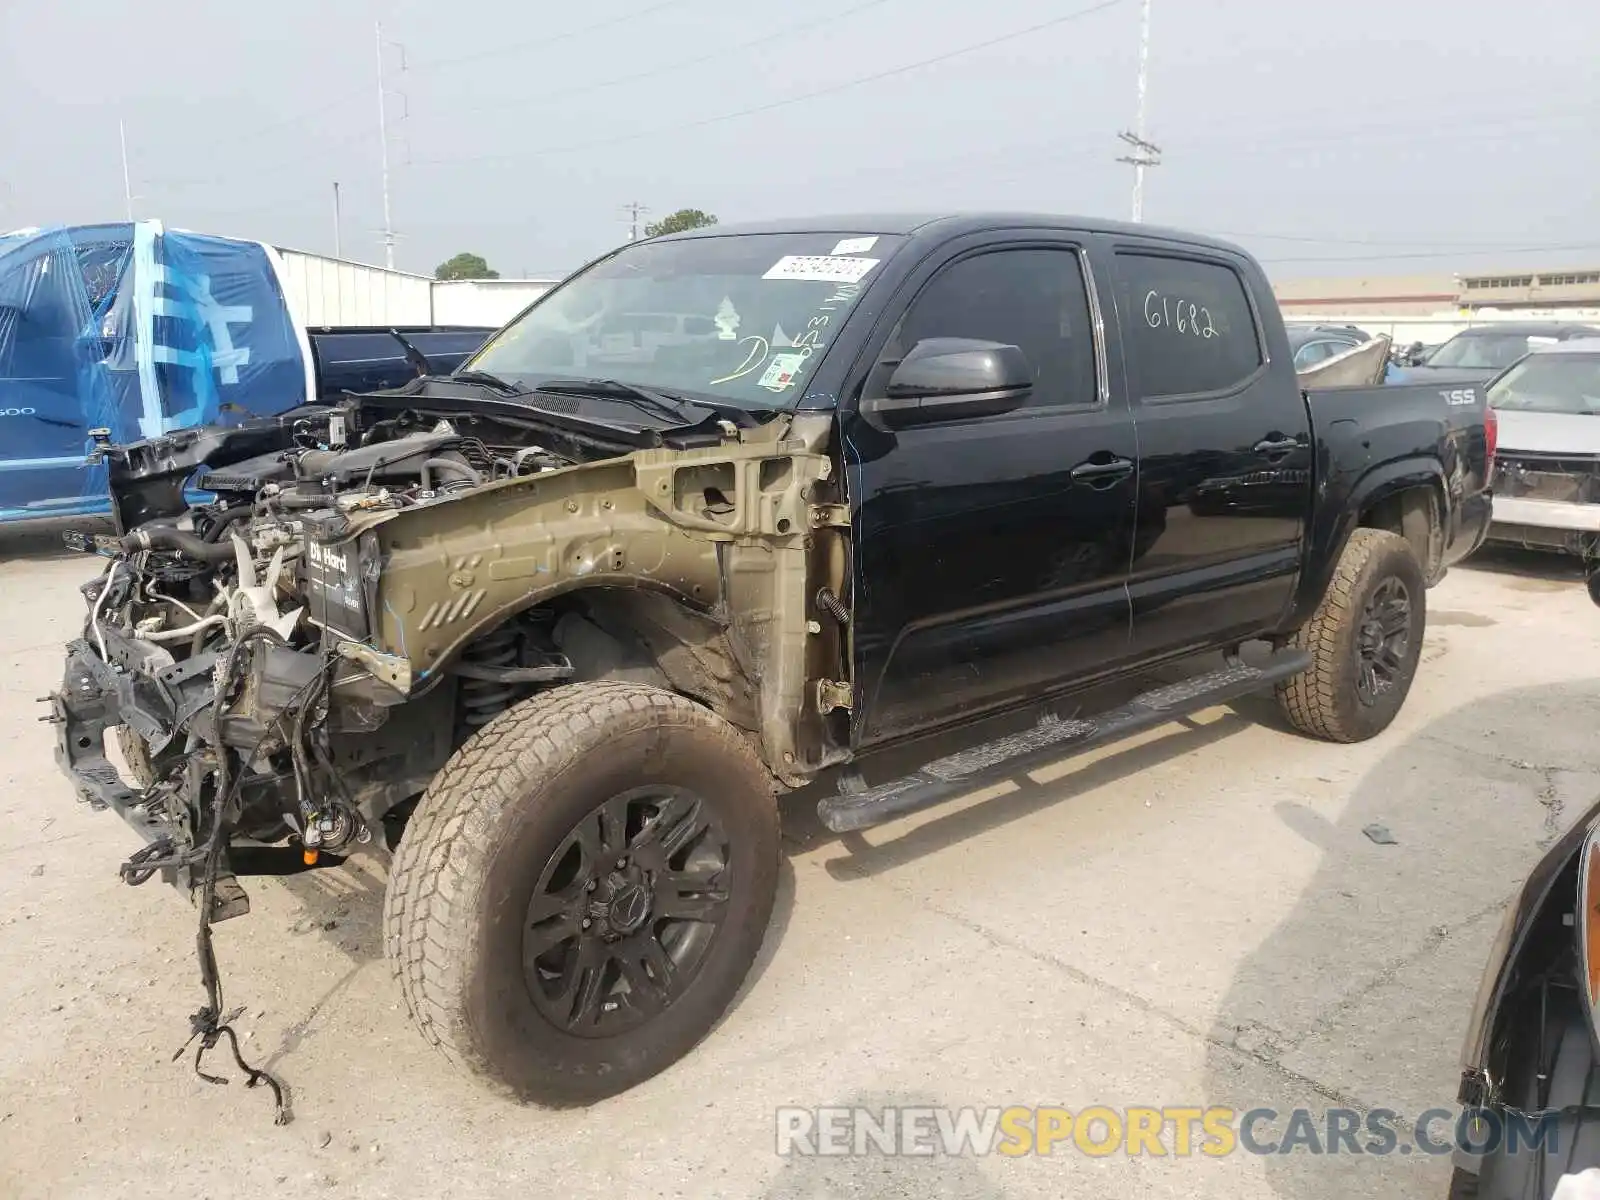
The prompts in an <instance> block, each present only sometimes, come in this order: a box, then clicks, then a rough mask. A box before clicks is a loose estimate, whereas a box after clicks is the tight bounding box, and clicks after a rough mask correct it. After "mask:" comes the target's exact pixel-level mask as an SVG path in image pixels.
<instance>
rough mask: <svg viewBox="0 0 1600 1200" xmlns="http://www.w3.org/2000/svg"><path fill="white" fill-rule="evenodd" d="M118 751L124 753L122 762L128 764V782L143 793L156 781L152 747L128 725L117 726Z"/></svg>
mask: <svg viewBox="0 0 1600 1200" xmlns="http://www.w3.org/2000/svg"><path fill="white" fill-rule="evenodd" d="M117 749H118V750H120V751H122V761H123V762H124V763H125V764H127V768H128V782H129V783H131V784H133V786H134V787H136V788H139V789H140V790H141V791H142V790H143V789H145V788H147V787H149V786H150V785H151V784H152V783H154V782H155V779H156V769H155V766H154V764H153V763H152V762H151V761H150V746H149V743H147V742H146V741H145V740H144V739H143V738H142V737H140V736H139V735H138V734H137V733H135V732H134V731H133V730H131V729H129V728H128V727H127V726H126V725H118V726H117Z"/></svg>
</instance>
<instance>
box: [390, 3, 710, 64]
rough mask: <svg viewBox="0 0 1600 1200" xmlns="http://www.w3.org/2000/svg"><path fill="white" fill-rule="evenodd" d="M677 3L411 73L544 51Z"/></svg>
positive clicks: (439, 60)
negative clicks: (530, 51) (532, 51)
mask: <svg viewBox="0 0 1600 1200" xmlns="http://www.w3.org/2000/svg"><path fill="white" fill-rule="evenodd" d="M678 2H679V0H660V2H659V3H656V4H650V5H647V6H645V7H644V8H639V9H634V10H633V11H632V12H627V13H623V14H621V15H619V16H615V17H608V18H607V19H606V20H604V21H599V22H597V23H595V24H593V25H585V26H584V27H583V28H582V29H571V30H568V31H567V32H566V33H558V34H554V35H552V36H550V37H539V38H533V39H531V40H529V41H526V42H515V43H513V44H512V45H509V46H496V47H494V48H493V49H492V50H480V51H477V52H476V53H473V54H462V55H458V56H457V57H455V58H436V59H433V60H432V61H424V62H421V63H418V64H417V65H416V66H414V67H412V68H411V69H412V70H413V71H442V70H444V69H445V68H446V67H458V66H460V65H461V64H463V63H474V62H482V61H483V60H484V59H486V58H499V57H501V56H503V55H507V54H520V53H521V52H523V51H524V50H544V49H545V48H547V47H549V46H553V45H556V44H557V43H559V42H569V41H571V40H572V39H573V38H577V37H583V36H584V35H585V34H590V33H599V32H600V31H601V30H604V29H612V28H615V27H616V26H618V25H624V24H627V23H628V22H630V21H637V20H639V19H640V18H641V17H648V16H649V15H650V14H651V13H657V12H660V11H661V10H662V9H664V8H671V7H672V6H673V5H674V4H676V3H678Z"/></svg>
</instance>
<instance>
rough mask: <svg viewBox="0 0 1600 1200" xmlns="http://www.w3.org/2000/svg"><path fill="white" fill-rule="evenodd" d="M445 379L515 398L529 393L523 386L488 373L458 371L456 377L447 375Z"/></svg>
mask: <svg viewBox="0 0 1600 1200" xmlns="http://www.w3.org/2000/svg"><path fill="white" fill-rule="evenodd" d="M444 378H446V379H450V380H454V381H455V382H456V383H477V384H481V385H483V386H484V387H487V388H494V390H495V391H497V392H506V393H508V394H510V395H513V396H517V395H521V394H522V393H524V392H526V391H528V389H527V388H526V387H524V386H523V385H522V384H520V383H507V382H506V381H505V380H504V379H501V378H500V376H498V375H491V374H490V373H489V372H488V371H457V372H456V373H455V374H454V375H446V376H444Z"/></svg>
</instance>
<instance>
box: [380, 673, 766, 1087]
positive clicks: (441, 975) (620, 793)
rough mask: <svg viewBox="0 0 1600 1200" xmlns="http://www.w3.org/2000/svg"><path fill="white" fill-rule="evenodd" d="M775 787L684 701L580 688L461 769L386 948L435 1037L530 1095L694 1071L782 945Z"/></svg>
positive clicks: (489, 1075) (492, 726)
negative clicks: (699, 1047) (690, 1060)
mask: <svg viewBox="0 0 1600 1200" xmlns="http://www.w3.org/2000/svg"><path fill="white" fill-rule="evenodd" d="M778 860H779V845H778V812H777V805H776V802H775V798H774V787H773V783H772V778H771V776H770V775H769V774H768V772H767V771H766V769H765V767H764V766H763V765H762V764H761V762H760V760H759V759H758V758H757V757H756V755H755V753H754V752H753V751H752V750H751V748H750V746H749V743H748V742H747V741H746V739H745V738H744V736H743V735H741V734H740V733H739V732H737V731H736V730H735V729H734V728H733V727H732V726H730V725H729V724H727V722H725V721H723V720H722V719H721V718H719V717H717V716H715V715H714V714H712V713H711V712H709V711H707V710H706V709H704V708H702V707H700V706H699V705H697V704H693V703H691V702H690V701H688V700H685V699H683V698H682V697H680V696H677V695H674V694H673V693H671V692H667V691H663V690H661V689H659V688H655V687H650V686H646V685H643V684H632V683H618V682H597V683H582V684H574V685H571V686H568V687H563V688H558V689H555V690H553V691H551V692H547V693H545V694H543V695H540V696H536V697H534V698H533V699H531V700H528V701H526V702H525V703H522V704H519V705H517V706H515V707H514V708H511V709H509V710H508V711H506V712H504V713H502V714H501V715H500V716H499V717H497V718H496V719H495V720H493V721H492V722H490V723H489V724H488V725H486V726H484V727H483V729H481V730H480V731H478V733H476V734H475V735H474V736H473V737H472V739H471V740H470V741H468V742H467V744H466V745H464V746H463V747H462V748H461V749H460V750H458V751H457V752H456V753H455V754H454V755H453V756H452V757H451V759H450V761H449V762H448V763H446V764H445V767H444V769H443V770H442V771H441V772H440V773H439V775H438V777H437V778H436V779H435V780H434V783H433V786H432V788H430V789H429V791H428V793H427V795H426V796H424V797H423V799H422V801H421V803H420V804H419V805H418V806H417V810H416V812H415V814H413V816H412V818H411V821H410V823H409V824H408V825H407V827H406V831H405V835H404V837H403V838H402V839H401V842H400V846H399V849H398V851H397V852H396V854H395V858H394V865H393V868H392V872H391V875H390V880H389V889H388V895H387V898H386V900H385V904H384V945H385V950H386V952H387V954H388V956H389V958H390V960H391V962H392V964H393V967H394V970H395V973H396V975H397V976H398V978H399V981H400V989H401V992H402V993H403V995H404V997H405V1001H406V1006H407V1008H408V1009H409V1010H410V1012H411V1016H412V1018H413V1019H414V1020H415V1021H416V1023H417V1025H418V1026H419V1028H420V1029H421V1030H422V1033H423V1035H424V1036H425V1037H426V1038H427V1039H428V1040H429V1041H430V1042H432V1043H433V1044H434V1045H436V1046H437V1047H439V1049H440V1050H441V1051H443V1052H444V1054H445V1055H446V1057H448V1058H450V1059H451V1060H452V1061H454V1062H455V1063H456V1064H457V1065H458V1066H460V1067H462V1068H464V1069H465V1070H467V1071H468V1072H470V1073H472V1074H474V1075H478V1076H480V1077H483V1078H484V1079H486V1080H487V1081H489V1082H491V1083H492V1084H494V1085H497V1086H498V1087H499V1088H500V1089H502V1090H505V1091H507V1092H509V1093H511V1094H513V1095H515V1096H517V1097H518V1098H520V1099H524V1100H530V1101H534V1102H538V1103H543V1104H551V1105H569V1104H585V1103H590V1102H593V1101H595V1100H599V1099H602V1098H604V1097H606V1096H610V1095H614V1094H615V1093H617V1092H621V1091H624V1090H625V1089H627V1088H629V1087H632V1086H634V1085H635V1084H638V1083H640V1082H642V1081H643V1080H646V1079H649V1078H650V1077H651V1076H653V1075H655V1074H657V1073H658V1072H660V1071H662V1070H664V1069H665V1068H666V1067H668V1066H670V1065H671V1064H672V1063H674V1062H676V1061H677V1060H678V1059H679V1058H681V1057H683V1055H685V1054H687V1053H688V1052H689V1050H690V1049H691V1048H693V1047H694V1045H695V1044H696V1043H698V1042H699V1041H700V1040H701V1039H702V1038H703V1037H705V1036H706V1034H707V1033H709V1032H710V1030H711V1029H712V1027H713V1026H714V1025H715V1024H716V1022H717V1021H718V1019H719V1018H720V1017H721V1016H722V1014H723V1012H724V1011H725V1010H726V1009H727V1007H728V1005H729V1004H730V1003H731V1002H732V1000H733V998H734V996H735V994H736V993H737V992H738V990H739V987H740V985H741V984H742V983H743V981H744V978H745V976H746V974H747V973H748V972H749V970H750V967H751V964H752V963H753V962H754V961H755V957H756V954H757V952H758V951H759V949H760V947H761V941H762V937H763V935H764V934H765V932H766V928H767V924H768V921H769V919H770V918H771V915H772V904H773V897H774V893H775V891H776V886H777V877H778Z"/></svg>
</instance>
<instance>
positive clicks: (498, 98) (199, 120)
mask: <svg viewBox="0 0 1600 1200" xmlns="http://www.w3.org/2000/svg"><path fill="white" fill-rule="evenodd" d="M1091 8H1092V9H1093V11H1087V12H1085V10H1089V9H1091ZM1074 13H1083V15H1081V16H1075V17H1073V16H1071V14H1074ZM378 17H381V18H382V20H383V23H384V36H385V38H387V39H392V40H393V41H395V42H398V43H401V44H402V45H403V61H404V64H405V68H406V69H405V70H402V69H401V66H402V50H401V48H400V47H397V46H388V47H386V48H385V51H384V53H385V60H384V61H385V64H386V71H387V78H388V83H389V87H390V90H391V95H390V97H389V115H390V138H389V140H390V144H391V145H390V159H391V175H392V179H391V191H392V203H393V220H394V227H395V229H396V230H397V231H398V233H399V234H400V241H399V243H398V265H399V266H400V267H402V268H405V269H410V270H416V271H423V272H430V273H431V271H432V269H433V267H434V266H435V265H436V264H437V263H438V262H440V261H441V260H442V259H445V258H447V257H449V256H450V255H451V254H453V253H455V252H457V251H460V250H472V251H476V252H478V253H481V254H484V255H485V256H486V257H487V258H488V259H489V261H490V263H491V265H493V266H495V267H497V268H498V269H499V270H500V271H501V273H502V274H504V275H507V276H510V275H518V274H522V273H526V272H531V273H560V272H562V271H565V270H567V269H570V268H572V267H574V266H577V265H579V264H580V263H582V262H583V261H585V260H586V259H587V258H589V257H591V256H592V255H594V254H596V253H599V252H601V251H603V250H605V249H607V248H609V247H610V246H612V245H615V244H616V243H617V242H619V241H621V240H623V239H625V237H626V235H627V230H626V224H625V220H626V218H625V217H624V215H623V212H622V206H623V205H624V204H625V203H627V202H630V201H638V202H640V203H642V204H645V205H648V206H649V208H650V209H651V210H652V213H653V214H654V215H658V216H659V215H661V214H664V213H666V212H668V211H670V210H672V209H674V208H678V207H685V206H688V207H697V208H704V209H706V210H708V211H710V212H713V213H716V214H717V215H718V216H719V217H721V218H722V220H724V221H731V220H737V219H746V218H761V217H770V216H778V215H804V214H811V213H828V212H847V211H868V210H898V211H907V210H910V211H919V212H920V211H931V210H942V209H952V208H1007V209H1028V210H1047V211H1055V212H1079V213H1086V214H1091V215H1096V216H1113V217H1125V216H1127V214H1128V211H1129V192H1130V185H1131V182H1132V176H1131V168H1129V167H1127V166H1123V165H1120V164H1118V163H1117V162H1116V161H1115V159H1116V156H1117V155H1118V154H1119V153H1122V152H1123V151H1124V149H1125V148H1124V147H1122V146H1121V145H1120V143H1118V142H1117V141H1116V133H1117V131H1118V130H1120V129H1127V128H1131V127H1132V125H1133V122H1134V114H1135V107H1136V99H1135V92H1136V89H1135V83H1136V78H1137V62H1138V44H1139V0H1111V2H1110V3H1100V4H1098V5H1096V4H1095V0H984V2H983V3H972V2H971V0H959V2H958V0H872V2H868V0H810V2H808V3H801V4H794V3H783V4H779V3H774V2H772V0H742V2H739V0H668V2H662V0H591V2H586V3H579V4H552V3H548V2H546V3H543V4H539V3H529V2H528V0H517V2H513V0H449V2H448V3H439V2H438V0H387V2H383V3H378V4H373V3H371V2H370V0H274V3H273V4H272V5H270V6H268V5H255V6H248V5H247V6H240V5H238V4H235V3H229V4H223V3H219V2H218V0H140V2H138V3H129V2H128V0H114V2H113V0H61V2H59V3H55V4H33V3H26V2H24V0H0V114H4V115H3V116H0V228H9V227H15V226H21V225H44V224H54V223H79V222H88V221H96V220H115V219H120V218H121V217H122V215H123V213H124V211H125V204H124V189H123V178H122V166H121V162H120V155H119V150H118V132H117V123H118V120H119V118H120V119H121V120H123V121H125V123H126V127H127V136H128V150H129V158H130V160H131V173H132V180H133V191H134V194H135V197H136V198H135V201H134V207H135V212H136V213H137V214H138V215H139V216H141V217H146V216H153V217H160V218H162V219H164V220H166V221H168V222H169V223H172V224H174V225H180V226H184V227H187V228H192V229H198V230H203V231H207V232H214V233H225V234H234V235H240V236H248V237H256V238H260V239H263V240H267V241H271V242H275V243H277V244H279V245H285V246H293V247H298V248H303V249H308V250H313V251H319V252H323V253H332V251H333V248H334V221H333V200H332V194H333V193H332V189H333V182H334V181H335V180H338V181H339V183H340V185H341V190H342V195H343V213H344V216H343V234H344V252H345V255H346V257H350V258H359V259H363V260H366V261H372V262H381V261H382V253H383V251H382V246H381V240H380V235H379V233H378V232H377V231H378V230H379V229H380V227H381V226H382V207H381V201H380V186H379V178H380V172H379V145H380V142H379V137H378V132H377V108H378V100H377V93H378V85H377V49H376V46H375V39H374V29H373V22H374V19H375V18H378ZM1069 17H1070V19H1063V18H1069ZM1046 22H1053V23H1052V24H1050V25H1049V26H1048V27H1046V28H1039V29H1036V30H1035V31H1034V32H1032V33H1028V34H1026V35H1024V36H1020V37H1013V36H1009V35H1013V34H1017V33H1018V32H1020V31H1023V30H1027V29H1030V28H1032V27H1036V26H1041V25H1043V24H1044V23H1046ZM1000 39H1003V40H1000ZM985 42H992V43H993V44H991V45H987V46H979V44H980V43H985ZM1151 44H1152V53H1151V72H1150V93H1149V137H1150V139H1151V140H1152V141H1154V142H1156V143H1158V144H1159V145H1160V146H1161V147H1162V148H1163V150H1164V152H1165V162H1164V163H1163V165H1161V166H1160V167H1158V168H1155V169H1153V170H1152V171H1150V173H1149V176H1148V182H1147V186H1146V204H1145V218H1146V220H1148V221H1151V222H1159V223H1163V224H1171V225H1178V226H1185V227H1190V228H1195V229H1201V230H1205V231H1208V232H1218V233H1224V234H1228V235H1232V236H1234V237H1236V238H1237V239H1238V240H1240V241H1242V242H1243V243H1244V244H1245V245H1246V246H1248V247H1249V248H1250V249H1251V250H1253V251H1255V252H1256V253H1257V254H1258V255H1259V256H1260V257H1261V258H1262V259H1263V260H1265V261H1266V262H1267V263H1268V269H1269V271H1271V272H1272V273H1273V274H1274V275H1275V276H1278V277H1280V278H1293V277H1306V276H1321V275H1348V274H1360V273H1376V272H1382V273H1386V274H1390V273H1392V274H1401V273H1406V274H1409V273H1418V272H1422V271H1428V270H1463V271H1477V270H1481V269H1490V268H1495V267H1501V266H1507V267H1509V266H1520V265H1547V266H1549V265H1574V266H1589V267H1593V266H1594V265H1596V264H1597V263H1600V154H1597V153H1596V151H1595V146H1596V137H1595V135H1596V133H1597V132H1600V128H1597V126H1600V72H1597V71H1596V70H1595V69H1594V64H1595V62H1596V61H1600V5H1596V4H1593V3H1585V2H1583V0H1518V2H1517V3H1514V4H1508V3H1504V2H1498V0H1401V2H1398V3H1397V2H1395V0H1342V2H1341V3H1332V4H1327V3H1324V4H1308V3H1295V2H1292V0H1154V7H1153V15H1152V39H1151ZM969 47H978V48H974V49H971V50H970V51H969V50H968V49H967V48H969ZM932 59H940V61H937V62H930V63H929V64H928V65H926V66H921V67H916V68H914V69H911V70H904V71H900V70H898V68H902V67H906V66H909V65H911V64H916V63H920V62H923V61H925V60H932ZM886 72H893V73H892V74H884V73H886ZM874 75H882V76H883V77H881V78H877V79H871V78H867V77H870V76H874ZM856 80H860V81H861V82H859V83H852V81H856ZM817 92H823V93H825V94H820V95H816V96H814V97H808V93H817ZM749 110H754V111H749ZM735 114H743V115H735ZM724 118H726V119H724Z"/></svg>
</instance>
